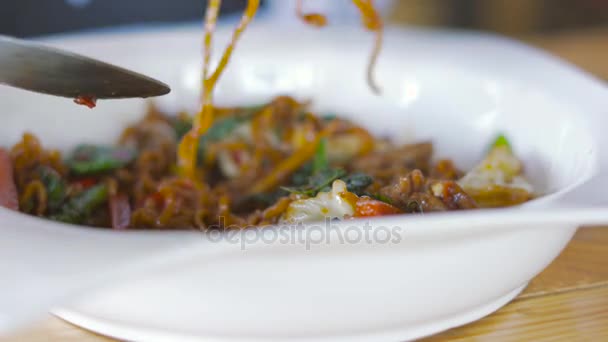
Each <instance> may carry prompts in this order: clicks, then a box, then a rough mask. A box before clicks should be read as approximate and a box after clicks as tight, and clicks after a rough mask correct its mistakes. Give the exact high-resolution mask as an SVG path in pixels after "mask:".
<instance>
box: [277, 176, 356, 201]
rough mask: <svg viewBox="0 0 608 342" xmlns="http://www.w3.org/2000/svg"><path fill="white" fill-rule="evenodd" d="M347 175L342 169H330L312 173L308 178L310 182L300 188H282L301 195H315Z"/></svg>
mask: <svg viewBox="0 0 608 342" xmlns="http://www.w3.org/2000/svg"><path fill="white" fill-rule="evenodd" d="M345 175H346V171H344V170H342V169H328V170H324V171H321V172H318V173H316V174H314V175H312V176H311V177H310V178H309V179H308V184H306V185H304V186H302V187H299V188H289V187H283V188H282V189H284V190H286V191H288V192H290V193H293V194H299V195H306V196H315V195H316V194H317V193H318V192H319V191H327V190H329V186H330V185H331V184H332V182H333V181H335V180H337V179H340V178H341V177H343V176H345Z"/></svg>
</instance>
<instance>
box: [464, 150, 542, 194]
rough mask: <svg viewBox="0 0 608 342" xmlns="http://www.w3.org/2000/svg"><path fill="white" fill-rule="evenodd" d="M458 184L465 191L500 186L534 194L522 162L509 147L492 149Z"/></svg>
mask: <svg viewBox="0 0 608 342" xmlns="http://www.w3.org/2000/svg"><path fill="white" fill-rule="evenodd" d="M458 184H459V185H460V186H461V187H463V188H465V189H466V188H472V189H480V188H485V187H487V186H493V185H498V186H503V187H509V188H519V189H523V190H526V191H528V192H533V188H532V185H531V184H530V183H529V182H528V180H527V179H526V177H525V176H524V175H523V166H522V163H521V161H520V160H519V159H518V158H517V157H516V156H515V155H514V154H513V151H512V150H511V148H510V147H509V146H507V145H500V146H495V147H494V148H492V150H490V152H489V153H488V155H487V156H486V157H485V159H484V160H483V161H482V162H481V163H479V164H478V165H477V166H476V167H474V168H473V169H472V170H471V171H469V173H467V174H466V175H465V176H464V177H463V178H462V179H461V180H460V181H458Z"/></svg>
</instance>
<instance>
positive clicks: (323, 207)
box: [281, 180, 358, 223]
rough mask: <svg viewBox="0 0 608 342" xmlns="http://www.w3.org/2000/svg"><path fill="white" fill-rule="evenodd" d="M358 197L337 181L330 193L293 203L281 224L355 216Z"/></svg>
mask: <svg viewBox="0 0 608 342" xmlns="http://www.w3.org/2000/svg"><path fill="white" fill-rule="evenodd" d="M357 199H358V197H357V195H355V194H353V193H351V192H349V191H348V190H347V189H346V183H344V181H342V180H335V181H334V182H333V184H332V188H331V191H330V192H319V193H318V194H317V196H316V197H312V198H307V199H301V200H296V201H294V202H292V203H291V204H290V205H289V207H288V208H287V210H286V211H285V214H283V217H281V223H293V222H315V221H323V220H324V219H325V218H326V217H330V218H336V217H337V218H339V219H342V218H344V217H345V216H353V215H354V214H355V209H356V205H357Z"/></svg>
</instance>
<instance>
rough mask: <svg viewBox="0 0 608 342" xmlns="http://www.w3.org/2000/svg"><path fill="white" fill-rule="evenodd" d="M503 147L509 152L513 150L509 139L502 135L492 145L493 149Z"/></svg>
mask: <svg viewBox="0 0 608 342" xmlns="http://www.w3.org/2000/svg"><path fill="white" fill-rule="evenodd" d="M502 146H505V147H507V148H508V149H509V150H510V149H511V143H510V142H509V140H508V139H507V137H505V136H504V135H502V134H501V135H499V136H498V137H497V138H496V140H494V143H493V144H492V148H496V147H502Z"/></svg>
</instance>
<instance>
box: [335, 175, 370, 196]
mask: <svg viewBox="0 0 608 342" xmlns="http://www.w3.org/2000/svg"><path fill="white" fill-rule="evenodd" d="M342 180H343V181H344V182H345V183H346V188H347V189H348V191H350V192H352V193H354V194H355V195H357V196H362V195H364V194H365V189H366V188H367V187H368V186H369V185H370V184H372V182H373V179H372V177H370V176H368V175H366V174H365V173H361V172H356V173H353V174H350V175H348V176H346V177H344V178H342Z"/></svg>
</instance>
